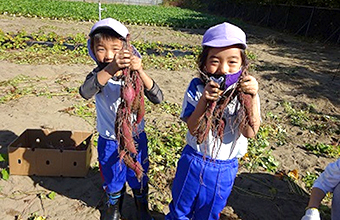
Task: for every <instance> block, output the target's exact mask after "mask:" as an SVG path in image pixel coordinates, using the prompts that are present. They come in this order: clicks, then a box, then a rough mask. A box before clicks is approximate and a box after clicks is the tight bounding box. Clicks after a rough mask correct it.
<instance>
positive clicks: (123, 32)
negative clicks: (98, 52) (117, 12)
mask: <svg viewBox="0 0 340 220" xmlns="http://www.w3.org/2000/svg"><path fill="white" fill-rule="evenodd" d="M101 29H111V30H114V31H115V32H117V34H119V35H120V36H122V37H123V38H124V39H126V36H127V35H128V34H129V30H128V29H127V28H126V27H125V26H124V25H123V24H122V23H120V22H119V21H117V20H115V19H113V18H105V19H103V20H100V21H98V22H97V23H95V24H94V25H93V27H92V28H91V31H90V33H89V36H90V37H92V36H93V35H94V34H95V33H98V31H99V30H101ZM132 48H133V54H134V55H136V56H138V57H139V58H141V57H142V56H141V55H140V53H139V52H138V51H137V49H136V48H135V47H134V46H132ZM87 49H88V51H89V55H90V57H91V58H92V59H93V60H94V61H96V62H98V61H97V58H96V56H95V55H94V53H93V51H92V50H91V39H88V40H87Z"/></svg>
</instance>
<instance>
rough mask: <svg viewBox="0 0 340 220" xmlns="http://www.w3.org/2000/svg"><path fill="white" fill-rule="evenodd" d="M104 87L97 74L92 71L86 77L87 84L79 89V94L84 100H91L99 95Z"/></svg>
mask: <svg viewBox="0 0 340 220" xmlns="http://www.w3.org/2000/svg"><path fill="white" fill-rule="evenodd" d="M103 87H104V86H103V85H100V84H99V82H98V78H97V72H95V71H92V72H91V73H89V74H88V75H87V76H86V79H85V82H84V83H83V84H82V85H81V86H80V87H79V94H80V95H81V96H82V97H83V98H84V99H90V98H92V97H93V96H94V95H95V94H97V93H98V92H99V91H100V90H101V89H102V88H103Z"/></svg>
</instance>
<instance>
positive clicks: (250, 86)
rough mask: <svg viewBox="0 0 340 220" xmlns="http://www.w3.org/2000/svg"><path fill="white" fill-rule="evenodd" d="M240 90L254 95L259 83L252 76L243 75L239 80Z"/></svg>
mask: <svg viewBox="0 0 340 220" xmlns="http://www.w3.org/2000/svg"><path fill="white" fill-rule="evenodd" d="M240 86H241V88H240V89H241V90H242V91H243V92H244V93H248V94H250V95H252V96H255V95H256V94H257V92H258V90H259V84H258V82H257V80H256V79H255V78H254V77H253V76H250V75H248V76H245V77H244V78H243V79H242V80H241V82H240Z"/></svg>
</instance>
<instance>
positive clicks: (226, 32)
mask: <svg viewBox="0 0 340 220" xmlns="http://www.w3.org/2000/svg"><path fill="white" fill-rule="evenodd" d="M235 44H239V45H241V46H242V49H246V48H247V44H246V34H245V33H244V32H243V31H242V30H241V28H239V27H237V26H235V25H233V24H230V23H227V22H224V23H222V24H218V25H215V26H213V27H211V28H209V29H208V30H207V31H206V32H205V33H204V35H203V41H202V46H209V47H228V46H231V45H235Z"/></svg>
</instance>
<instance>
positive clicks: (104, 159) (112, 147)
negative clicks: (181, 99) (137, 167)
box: [97, 132, 149, 193]
mask: <svg viewBox="0 0 340 220" xmlns="http://www.w3.org/2000/svg"><path fill="white" fill-rule="evenodd" d="M134 139H135V142H136V143H137V144H136V147H137V150H138V155H137V160H138V161H139V162H140V163H141V165H142V167H143V169H144V173H147V171H148V169H149V160H148V146H147V138H146V134H145V132H142V133H140V134H139V137H134ZM97 150H98V161H99V165H100V172H101V175H102V178H103V180H104V184H103V187H104V189H105V191H106V192H107V193H115V192H118V191H120V190H121V189H122V188H123V186H124V184H125V182H126V181H127V182H128V184H129V186H130V187H131V188H132V189H140V188H142V187H146V185H147V183H148V180H149V179H148V177H147V176H146V175H145V176H143V179H142V181H141V182H139V181H138V179H137V178H136V175H135V172H134V171H133V170H132V169H130V168H127V167H126V165H125V164H124V162H123V161H119V153H118V142H117V141H115V140H108V139H105V138H103V137H101V136H99V138H98V146H97Z"/></svg>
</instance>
